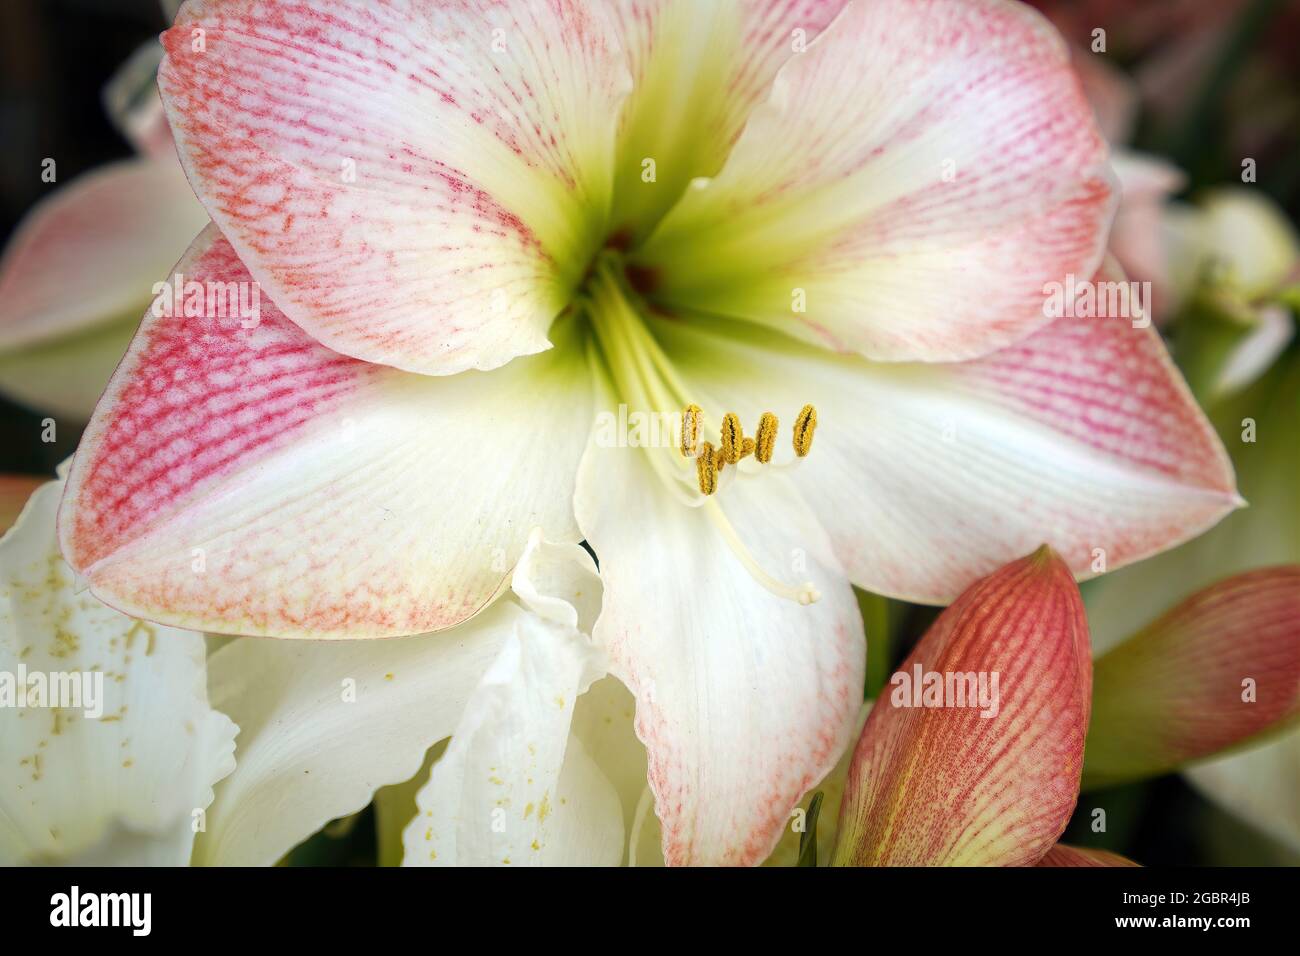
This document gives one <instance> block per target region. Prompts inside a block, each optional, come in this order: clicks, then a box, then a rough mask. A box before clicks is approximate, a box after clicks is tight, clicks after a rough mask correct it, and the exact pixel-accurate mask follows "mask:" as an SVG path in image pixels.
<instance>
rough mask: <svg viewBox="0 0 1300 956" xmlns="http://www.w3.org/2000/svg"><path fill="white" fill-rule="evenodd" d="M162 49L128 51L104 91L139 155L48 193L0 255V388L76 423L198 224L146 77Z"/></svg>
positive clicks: (197, 209)
mask: <svg viewBox="0 0 1300 956" xmlns="http://www.w3.org/2000/svg"><path fill="white" fill-rule="evenodd" d="M161 57H162V50H161V48H160V47H159V45H158V43H157V42H156V41H151V42H150V43H148V44H146V45H145V46H143V47H141V48H140V49H139V50H137V51H136V53H135V55H134V56H132V57H131V59H130V60H128V61H127V62H126V63H125V64H124V65H123V66H122V67H121V69H120V70H118V72H117V74H116V75H115V76H114V77H113V79H112V80H111V81H110V82H109V84H108V86H107V87H106V88H105V91H104V99H105V102H106V105H107V107H108V112H109V115H110V117H111V118H112V119H113V120H114V122H115V123H116V125H117V126H118V129H119V130H120V131H121V133H122V135H123V137H124V138H125V139H127V140H128V141H130V142H131V144H132V145H133V146H135V148H136V150H137V151H138V153H139V155H138V156H135V157H132V158H130V159H123V160H120V161H118V162H115V163H110V164H108V165H106V166H103V167H100V168H98V169H94V170H91V171H90V172H88V173H85V174H84V175H82V176H78V177H77V178H76V179H73V180H72V181H70V182H68V183H67V184H66V185H63V184H62V183H63V180H62V179H61V178H59V177H60V174H61V170H60V167H59V166H57V165H55V166H53V167H51V169H52V172H53V174H54V176H55V179H54V181H53V184H52V185H50V186H49V187H47V188H49V189H51V190H52V192H51V193H50V194H49V196H48V197H47V198H45V199H44V200H42V201H41V202H40V203H38V204H37V205H36V206H35V207H34V208H33V209H32V211H31V213H30V214H29V215H28V216H27V218H26V219H24V220H23V222H22V223H20V224H19V226H18V229H17V231H16V232H15V233H14V236H13V238H12V240H11V241H10V242H9V244H8V246H7V247H6V248H5V251H4V256H3V258H0V392H3V393H5V394H6V395H8V396H9V397H11V398H13V399H15V400H17V401H19V402H22V403H24V404H26V405H29V406H31V407H33V408H36V409H38V410H41V411H50V412H54V413H55V414H57V415H67V416H69V417H71V418H74V419H76V420H77V421H79V422H84V421H86V420H87V419H88V418H89V417H90V413H91V412H92V411H93V410H94V408H95V403H96V402H97V401H98V400H99V396H100V394H101V393H102V392H103V390H104V386H105V385H106V384H107V383H108V379H109V376H111V375H112V374H113V369H114V368H116V366H117V363H118V361H119V360H120V359H121V358H122V353H124V352H125V351H126V347H127V345H128V344H129V343H130V341H131V336H132V334H133V333H134V331H135V329H136V326H137V325H139V322H140V313H141V311H142V310H144V309H145V308H147V307H148V305H149V303H150V301H151V300H152V299H153V293H152V289H153V284H154V283H155V282H156V281H157V280H159V279H161V278H162V277H163V275H164V274H165V271H166V269H167V268H168V267H169V266H170V265H171V264H172V263H173V262H175V261H176V257H177V255H178V254H179V253H180V252H181V251H182V250H184V249H185V247H186V246H187V245H189V243H190V241H191V240H192V239H193V238H194V234H195V232H196V231H198V230H200V229H202V228H203V226H204V224H205V223H206V222H207V221H208V216H207V213H206V212H204V211H203V207H202V206H201V205H200V204H199V203H198V202H196V201H195V200H194V197H193V194H192V192H191V191H190V189H189V186H188V185H187V184H186V181H185V175H184V173H183V172H182V170H181V167H180V164H179V163H178V162H177V161H176V147H175V146H174V145H173V143H172V139H171V133H170V131H169V129H168V127H167V120H166V118H165V117H164V115H163V110H162V103H161V101H160V100H159V99H158V95H157V92H156V90H155V86H154V73H155V70H156V69H157V66H158V61H159V60H160V59H161Z"/></svg>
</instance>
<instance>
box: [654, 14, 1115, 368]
mask: <svg viewBox="0 0 1300 956" xmlns="http://www.w3.org/2000/svg"><path fill="white" fill-rule="evenodd" d="M1110 176H1111V174H1110V172H1109V169H1108V167H1107V165H1106V144H1105V142H1104V140H1103V139H1102V138H1101V136H1100V135H1099V133H1098V132H1097V129H1096V125H1095V122H1094V120H1093V117H1092V112H1091V110H1090V108H1089V107H1088V104H1087V102H1086V101H1085V99H1084V97H1083V95H1082V93H1081V91H1080V89H1079V82H1078V79H1077V77H1076V76H1075V74H1074V72H1073V71H1072V70H1071V68H1070V63H1069V54H1068V51H1067V50H1066V47H1065V44H1064V43H1063V42H1062V41H1061V38H1060V37H1059V35H1057V34H1056V32H1055V30H1053V29H1052V28H1051V27H1050V26H1049V25H1048V24H1047V23H1046V21H1044V20H1043V19H1042V17H1041V16H1039V15H1038V14H1037V13H1035V12H1034V11H1032V10H1029V9H1028V8H1025V7H1023V6H1021V5H1019V4H1013V3H1007V2H1004V0H877V2H871V3H858V4H853V5H851V6H850V7H848V8H847V9H846V10H845V12H844V13H843V15H842V16H841V17H840V18H839V19H838V20H836V21H835V22H834V23H833V24H832V25H831V26H830V27H829V28H828V29H827V31H826V33H825V35H824V36H823V37H822V39H821V40H820V41H819V42H818V43H817V44H815V45H814V46H813V47H811V48H810V49H809V50H808V51H807V53H805V54H802V55H800V56H797V57H795V58H793V59H792V60H790V62H789V63H787V64H786V66H785V67H784V68H783V69H782V71H781V73H780V74H779V75H778V77H777V80H776V83H775V87H774V90H773V94H772V97H771V100H770V102H769V103H767V104H765V105H764V106H763V107H761V108H759V109H757V110H755V111H754V114H753V116H752V117H751V119H750V121H749V124H748V126H747V127H746V128H745V131H744V133H743V134H742V135H741V137H740V140H739V141H738V142H737V144H736V147H735V149H734V151H733V152H732V155H731V157H730V159H729V160H728V161H727V164H726V166H725V167H724V169H723V170H722V172H721V173H720V174H719V175H718V176H717V177H716V178H715V179H714V180H712V181H711V182H710V183H709V184H708V185H707V186H704V187H703V188H700V189H695V190H692V191H690V192H689V193H688V194H687V195H686V197H685V198H684V199H683V201H682V203H681V204H680V205H679V206H678V207H677V208H675V209H674V210H673V212H672V213H671V214H670V216H669V217H668V218H667V219H666V220H665V221H664V224H663V226H662V228H661V229H660V230H659V231H658V232H657V233H656V234H655V235H654V236H652V237H651V239H650V242H649V245H648V248H647V249H646V251H645V252H644V254H643V256H642V259H641V265H642V266H643V267H644V269H645V271H646V274H647V275H648V276H650V277H652V281H653V284H654V289H653V294H654V295H655V296H656V298H657V299H658V300H659V301H660V302H661V303H664V304H668V305H673V306H677V307H681V308H692V309H696V310H701V311H706V312H711V313H717V314H721V315H729V316H735V317H741V318H747V319H751V320H755V321H759V322H763V323H766V324H768V325H771V326H773V327H775V328H778V329H781V330H782V331H785V332H787V333H789V334H792V335H797V336H800V337H801V338H804V339H807V340H809V341H811V342H815V343H817V344H820V345H822V346H825V347H829V348H834V349H837V350H841V351H858V352H861V353H862V354H864V355H866V356H868V357H871V358H876V359H884V360H891V361H897V360H910V359H922V360H931V361H933V360H956V359H968V358H973V357H976V356H979V355H983V354H986V353H988V352H990V351H992V350H993V349H995V348H998V347H1001V346H1005V345H1008V344H1010V343H1012V342H1014V341H1016V340H1018V339H1020V338H1023V337H1024V336H1025V335H1026V334H1027V333H1029V332H1031V331H1033V330H1034V329H1036V328H1038V327H1040V326H1042V325H1044V324H1046V322H1047V321H1048V320H1047V318H1046V316H1045V314H1044V310H1043V287H1044V284H1045V283H1047V282H1051V281H1063V280H1064V279H1065V277H1066V276H1067V275H1069V274H1073V275H1075V276H1079V277H1086V276H1090V275H1091V274H1092V273H1093V271H1094V270H1095V269H1096V268H1097V266H1098V264H1099V263H1100V261H1101V257H1102V254H1103V251H1104V248H1105V244H1106V232H1107V227H1108V225H1109V221H1110V214H1111V209H1112V206H1113V202H1112V199H1113V197H1112V195H1111V192H1112V189H1111V184H1110Z"/></svg>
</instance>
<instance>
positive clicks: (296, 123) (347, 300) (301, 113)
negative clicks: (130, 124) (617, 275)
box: [159, 0, 628, 374]
mask: <svg viewBox="0 0 1300 956" xmlns="http://www.w3.org/2000/svg"><path fill="white" fill-rule="evenodd" d="M200 41H201V42H200ZM163 43H164V45H165V47H166V49H167V56H166V59H165V60H164V62H163V65H162V68H161V71H160V74H159V84H160V87H161V90H162V94H163V99H164V102H165V104H166V106H167V111H168V116H169V118H170V120H171V123H172V127H173V131H174V134H175V136H176V140H177V144H178V146H179V149H180V153H181V157H182V161H183V162H184V164H185V168H186V171H187V172H188V174H189V176H190V180H191V182H192V183H193V185H194V188H195V190H196V191H197V192H198V194H199V196H200V198H201V199H202V200H203V202H204V204H205V205H206V206H207V208H208V211H209V212H210V213H211V215H212V217H213V219H214V220H215V221H216V222H217V223H218V224H219V225H220V226H221V228H222V231H223V232H224V233H225V235H226V236H227V237H228V238H229V240H230V242H231V244H232V245H233V246H234V247H235V249H236V250H237V251H238V253H239V255H240V256H241V257H242V258H243V259H244V261H245V262H246V263H247V264H248V267H249V271H250V272H251V273H252V274H253V276H254V277H255V278H256V279H258V280H259V281H260V282H261V283H262V284H263V285H264V286H265V287H266V289H267V291H268V292H269V293H270V294H271V295H272V297H273V298H274V299H275V301H276V302H278V303H279V304H280V306H281V308H283V309H284V312H285V314H286V315H287V316H288V317H289V318H290V319H291V320H292V321H294V322H295V323H297V324H298V325H299V326H301V327H302V328H303V329H304V330H305V331H307V332H308V333H309V334H310V335H312V336H313V337H314V338H316V339H317V340H319V341H321V342H323V343H324V344H326V345H328V346H330V347H331V348H333V349H335V350H336V351H339V352H342V353H344V354H347V355H351V356H354V357H357V358H362V359H366V360H368V361H372V362H379V363H383V364H387V365H392V366H395V367H398V368H403V369H407V370H410V371H417V372H423V373H428V374H448V373H452V372H458V371H461V370H464V369H469V368H480V369H488V368H494V367H496V366H499V365H501V364H503V363H505V362H507V361H509V360H510V359H511V358H513V357H514V356H516V355H524V354H530V353H534V352H538V351H541V350H543V349H545V348H547V347H548V346H547V338H546V332H547V329H548V327H549V326H550V324H551V321H552V320H553V319H554V318H555V316H556V315H557V313H558V312H559V310H560V309H561V308H562V307H563V306H564V304H565V303H566V301H567V298H568V293H569V291H570V290H571V288H572V285H573V283H575V282H576V281H577V280H578V279H579V278H580V277H581V270H582V269H583V268H584V267H585V265H586V262H587V260H588V258H589V257H590V254H591V252H592V250H593V249H594V247H595V245H596V244H598V243H599V242H600V241H603V238H604V237H603V235H601V229H602V228H603V221H602V215H603V211H604V210H606V209H607V207H608V203H609V191H610V176H611V169H612V163H613V159H612V151H613V130H612V128H611V119H610V118H611V117H612V116H615V115H617V109H618V105H619V103H620V102H621V101H622V97H623V96H624V94H625V92H626V87H627V83H628V74H627V67H626V64H625V63H624V61H623V58H622V57H621V56H620V55H619V54H618V50H617V45H616V43H614V42H613V41H612V37H611V34H610V29H609V27H608V26H607V25H606V24H605V21H604V20H603V19H601V18H598V16H597V14H596V12H595V11H594V10H593V9H592V8H589V7H588V6H587V5H586V4H584V3H580V2H578V0H548V2H546V3H537V2H532V0H496V2H491V0H452V2H437V3H435V2H432V0H364V2H363V0H276V2H268V0H194V2H191V3H188V4H187V5H186V6H185V7H184V8H183V9H182V10H181V12H180V14H179V16H178V18H177V21H176V25H175V26H173V27H172V28H171V29H170V30H169V31H167V32H166V33H165V34H163Z"/></svg>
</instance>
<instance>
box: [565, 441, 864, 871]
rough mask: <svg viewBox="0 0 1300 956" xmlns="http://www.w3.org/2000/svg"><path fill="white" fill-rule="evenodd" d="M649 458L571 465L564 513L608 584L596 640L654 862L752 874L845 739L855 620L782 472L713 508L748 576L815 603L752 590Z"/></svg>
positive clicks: (858, 631)
mask: <svg viewBox="0 0 1300 956" xmlns="http://www.w3.org/2000/svg"><path fill="white" fill-rule="evenodd" d="M647 454H662V450H655V451H651V452H645V451H642V450H638V449H635V448H611V447H600V446H598V445H595V444H593V445H592V447H591V448H590V449H589V451H588V454H587V456H586V457H585V458H584V459H583V465H582V470H581V472H580V474H579V479H578V495H577V498H576V499H575V502H576V510H577V514H578V521H579V524H580V525H581V527H582V530H583V532H584V533H585V535H586V537H587V540H588V541H589V542H590V543H591V545H592V547H593V548H594V549H595V551H596V553H597V554H598V555H599V556H600V560H601V575H602V580H603V581H604V585H605V595H604V603H603V606H602V612H601V616H600V619H599V621H598V622H597V624H596V629H595V637H596V639H597V641H599V642H601V643H603V644H604V645H605V646H606V647H607V648H608V651H609V655H610V671H611V672H612V673H613V674H615V675H616V676H617V677H618V678H619V679H620V680H621V681H622V682H623V683H624V684H626V685H627V687H628V688H629V689H630V690H631V691H632V693H633V694H634V695H635V697H636V733H637V736H638V737H639V738H640V739H641V741H642V742H643V743H644V744H645V746H646V750H647V754H648V759H649V770H648V774H649V782H650V788H651V791H652V792H653V794H654V801H655V813H656V814H657V815H658V817H659V820H660V821H661V823H662V830H663V841H662V845H663V854H664V859H665V860H666V861H667V862H668V863H669V864H670V865H683V864H706V865H752V864H756V863H760V862H762V861H763V860H764V859H765V858H766V857H767V856H768V855H769V854H770V853H771V852H772V849H773V847H774V846H775V845H776V843H777V841H778V840H779V838H780V837H781V833H782V829H783V828H784V827H786V826H788V825H789V822H790V819H789V814H790V812H791V810H792V809H793V808H794V807H795V805H796V804H797V803H798V802H799V799H800V798H801V797H802V796H803V795H804V793H805V792H806V791H807V790H808V789H809V788H810V787H812V786H813V785H814V784H816V783H817V782H818V781H819V780H821V779H822V778H823V777H825V776H826V774H827V773H828V772H829V771H830V770H831V768H832V767H834V765H835V763H836V760H837V759H838V758H839V756H840V754H841V753H842V752H843V750H844V748H845V746H846V745H847V743H848V741H849V738H850V735H851V733H852V729H853V727H854V725H855V720H856V717H857V713H858V709H859V706H860V705H861V702H862V682H863V676H864V675H863V668H864V665H865V661H866V649H865V647H864V641H863V634H862V620H861V617H860V616H859V613H858V607H857V603H856V601H855V600H854V597H853V592H852V590H851V588H850V587H849V585H848V582H847V581H845V580H844V578H843V576H842V573H841V572H839V571H838V569H836V568H835V567H834V565H833V562H831V561H830V560H828V559H827V557H826V553H827V552H828V551H829V546H828V543H827V542H826V540H825V535H824V533H823V532H822V530H821V528H820V527H819V525H818V523H817V520H816V519H815V518H814V517H813V516H812V515H811V513H810V512H809V511H808V510H807V508H806V506H805V505H804V504H803V502H802V501H800V500H799V497H798V495H797V494H796V493H795V491H794V489H793V488H792V487H791V486H790V485H789V483H788V482H786V481H785V480H784V479H783V478H782V477H781V476H780V475H777V474H773V475H770V476H765V479H764V480H762V481H755V482H753V483H749V482H743V483H742V482H737V483H734V484H731V485H730V486H729V487H726V488H725V489H724V491H723V492H720V493H719V500H720V501H721V502H722V505H723V507H724V508H725V510H726V512H727V515H728V516H729V518H730V520H731V522H732V524H733V526H734V527H735V528H736V529H738V534H739V535H740V536H741V537H742V538H743V539H744V540H745V542H746V544H747V545H748V547H749V550H750V552H751V553H752V554H753V555H754V557H755V558H756V560H757V561H758V562H759V563H760V564H762V565H763V566H765V567H766V568H768V569H770V570H771V572H772V573H774V574H777V575H778V576H781V577H783V578H785V579H787V580H788V581H789V583H791V584H798V583H799V582H800V581H801V580H806V579H811V580H812V581H813V583H814V584H816V585H817V587H818V588H820V590H821V592H822V599H821V600H820V601H819V602H818V603H816V604H813V605H811V606H806V607H805V606H800V605H798V604H796V603H794V602H792V601H789V600H784V599H781V598H777V597H775V596H773V595H772V594H771V593H769V592H768V591H766V590H764V589H763V588H762V587H760V586H759V585H758V584H757V583H756V582H755V581H754V580H753V579H752V578H751V577H750V576H749V572H748V571H746V570H745V568H744V566H743V565H742V564H741V563H740V561H739V560H738V559H737V558H736V557H735V556H734V555H733V554H732V553H731V551H730V550H728V547H727V545H726V543H725V542H724V540H723V538H722V536H721V534H720V533H719V531H718V530H717V529H716V528H715V527H714V525H712V524H711V523H710V521H709V519H708V518H707V517H706V515H705V513H704V511H703V510H702V509H697V508H688V507H686V506H684V505H683V504H682V503H681V502H679V501H678V500H677V498H675V497H674V496H672V495H670V494H669V493H668V491H667V490H666V489H665V487H664V485H663V483H662V481H661V480H660V479H659V478H658V477H657V476H656V475H655V473H654V472H653V471H652V469H651V467H650V464H649V462H648V461H647V459H646V457H645V456H646V455H647ZM611 488H617V489H619V493H618V494H617V495H614V494H611V493H610V489H611ZM630 502H635V505H634V508H635V510H634V512H630V510H629V503H630Z"/></svg>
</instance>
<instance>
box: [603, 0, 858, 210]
mask: <svg viewBox="0 0 1300 956" xmlns="http://www.w3.org/2000/svg"><path fill="white" fill-rule="evenodd" d="M846 2H847V0H709V2H707V3H701V2H699V0H604V2H603V4H602V6H605V7H606V9H608V11H609V13H610V15H611V17H612V18H613V20H614V23H615V29H616V30H617V31H618V34H619V37H620V45H621V46H622V48H623V49H624V51H625V52H626V56H627V61H628V66H629V70H630V72H631V74H632V78H633V88H632V93H631V95H630V96H629V97H628V100H627V102H626V103H625V104H624V108H623V113H622V117H621V122H620V126H619V138H618V171H617V175H616V177H615V182H616V189H615V197H614V198H615V206H614V210H613V215H612V219H611V226H612V231H613V232H614V234H616V235H618V234H620V233H624V232H626V233H627V234H630V235H645V234H646V233H648V232H649V231H650V230H651V229H652V228H653V227H654V225H655V224H656V223H657V222H658V221H659V218H660V217H661V216H662V215H663V214H664V213H666V212H667V211H668V209H669V208H670V206H671V205H672V204H673V203H675V202H676V201H677V199H678V198H679V197H680V196H681V194H682V192H683V191H684V190H685V189H686V187H687V185H688V184H689V183H690V181H691V179H693V178H694V177H697V176H712V175H714V174H716V173H717V171H718V170H719V168H721V166H722V164H723V161H724V160H725V159H726V157H727V154H728V153H729V152H730V151H731V148H732V146H733V145H735V142H736V138H737V137H738V136H739V135H740V131H741V130H742V129H743V128H744V125H745V122H746V120H748V118H749V114H750V112H751V111H752V110H753V109H754V107H755V106H756V105H757V104H758V103H760V102H762V101H763V100H764V99H766V98H767V96H768V94H769V93H770V91H771V87H772V80H773V78H774V77H775V76H776V73H777V71H778V70H779V69H780V68H781V66H782V65H783V64H784V63H785V62H786V61H787V60H789V59H790V58H791V57H792V56H796V55H799V51H801V50H804V49H806V48H807V45H808V44H810V43H812V42H813V41H814V40H816V39H817V37H818V36H819V35H820V34H821V32H822V31H823V30H825V29H826V28H827V26H828V25H829V24H831V22H832V21H833V20H834V19H835V17H836V16H837V15H838V14H839V12H840V11H841V10H842V9H843V8H844V6H845V4H846ZM646 159H653V160H654V161H655V164H656V168H655V178H654V181H653V182H652V183H648V182H646V180H645V179H644V178H643V172H644V166H643V163H644V161H645V160H646Z"/></svg>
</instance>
